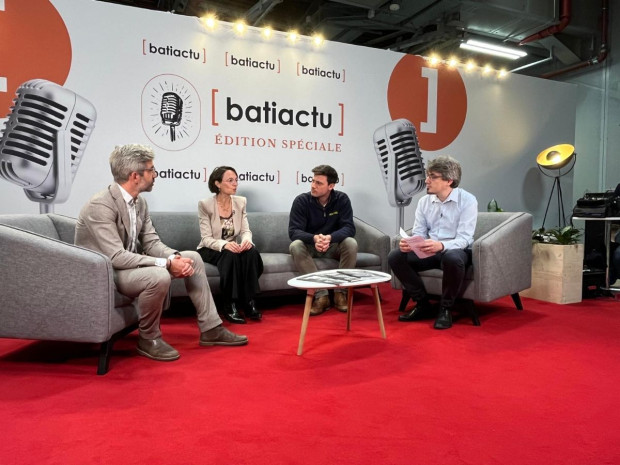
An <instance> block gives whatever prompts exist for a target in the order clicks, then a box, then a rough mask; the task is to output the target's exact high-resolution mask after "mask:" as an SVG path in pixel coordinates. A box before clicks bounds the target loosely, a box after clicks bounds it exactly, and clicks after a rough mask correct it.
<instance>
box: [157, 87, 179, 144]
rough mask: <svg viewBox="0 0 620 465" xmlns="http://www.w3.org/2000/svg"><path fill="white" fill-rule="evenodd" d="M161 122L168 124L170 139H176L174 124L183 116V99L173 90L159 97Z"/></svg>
mask: <svg viewBox="0 0 620 465" xmlns="http://www.w3.org/2000/svg"><path fill="white" fill-rule="evenodd" d="M159 114H160V115H161V122H162V124H165V125H166V126H170V140H171V141H172V142H174V141H175V140H176V134H175V129H174V128H175V126H178V125H179V124H181V117H182V116H183V100H182V99H181V97H180V96H179V95H177V94H175V93H174V92H166V93H165V94H164V95H162V97H161V111H160V113H159Z"/></svg>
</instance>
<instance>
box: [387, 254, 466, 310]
mask: <svg viewBox="0 0 620 465" xmlns="http://www.w3.org/2000/svg"><path fill="white" fill-rule="evenodd" d="M388 262H389V264H390V267H391V268H392V271H393V272H394V274H395V275H396V277H397V278H398V279H399V280H400V282H401V283H402V285H403V288H404V289H405V291H407V293H408V294H409V295H410V296H411V298H412V299H413V300H415V301H416V302H419V301H422V300H424V299H426V298H427V294H426V289H425V287H424V283H423V282H422V278H420V275H419V274H418V272H420V271H426V270H432V269H440V270H443V281H442V289H441V302H440V305H441V306H442V307H447V308H452V306H453V305H454V301H455V300H456V298H457V296H458V295H459V292H460V290H461V286H462V285H463V281H464V280H465V273H466V272H467V267H468V266H469V265H471V249H465V250H462V249H450V250H446V251H444V252H437V253H436V254H435V255H433V256H432V257H428V258H418V256H417V255H416V254H415V253H414V252H401V251H400V250H399V249H394V250H392V251H391V252H390V254H389V255H388Z"/></svg>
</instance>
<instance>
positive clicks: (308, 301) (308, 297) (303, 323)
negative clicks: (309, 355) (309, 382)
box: [297, 289, 315, 355]
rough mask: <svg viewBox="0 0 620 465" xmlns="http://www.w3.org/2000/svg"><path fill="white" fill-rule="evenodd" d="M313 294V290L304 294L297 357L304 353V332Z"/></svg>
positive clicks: (306, 327)
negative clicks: (304, 299) (304, 303)
mask: <svg viewBox="0 0 620 465" xmlns="http://www.w3.org/2000/svg"><path fill="white" fill-rule="evenodd" d="M314 292H315V290H314V289H308V293H307V294H306V305H305V306H304V316H303V319H302V320H301V333H300V334H299V346H298V347H297V355H301V354H302V352H303V351H304V340H305V339H306V330H307V329H308V319H309V318H310V308H312V300H313V298H314Z"/></svg>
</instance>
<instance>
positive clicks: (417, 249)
mask: <svg viewBox="0 0 620 465" xmlns="http://www.w3.org/2000/svg"><path fill="white" fill-rule="evenodd" d="M400 237H402V238H403V239H404V240H405V241H406V242H407V244H409V247H411V250H413V252H414V253H415V254H416V255H417V256H418V257H419V258H427V257H431V256H432V255H434V254H432V253H428V252H424V251H423V250H422V249H421V247H422V244H423V243H424V241H425V239H424V238H423V237H422V236H408V235H407V233H406V232H405V230H404V229H403V228H400Z"/></svg>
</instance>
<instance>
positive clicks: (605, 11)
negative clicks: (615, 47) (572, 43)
mask: <svg viewBox="0 0 620 465" xmlns="http://www.w3.org/2000/svg"><path fill="white" fill-rule="evenodd" d="M601 10H602V11H601V23H602V24H601V48H600V49H599V52H598V54H597V55H596V56H594V57H592V58H590V59H589V60H586V61H582V62H581V63H577V64H574V65H571V66H569V67H567V68H563V69H559V70H557V71H551V72H549V73H545V74H543V75H541V76H540V77H541V78H544V79H551V78H553V77H556V76H559V75H560V74H565V73H570V72H572V71H577V70H578V69H582V68H587V67H588V66H592V65H598V64H600V63H602V62H603V61H605V58H607V54H608V53H609V48H608V45H607V32H608V28H609V0H603V1H602V7H601Z"/></svg>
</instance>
